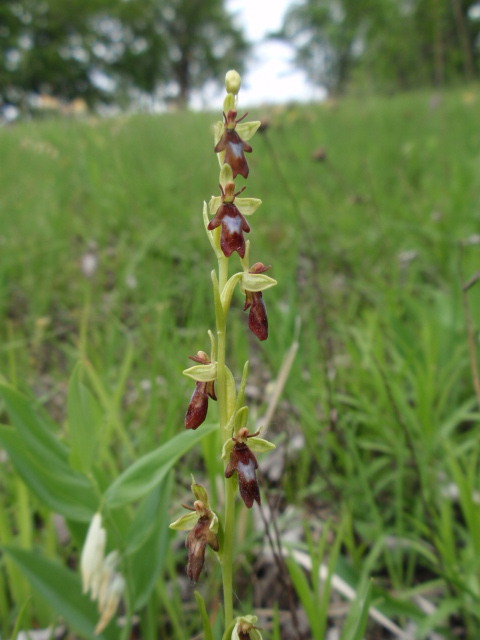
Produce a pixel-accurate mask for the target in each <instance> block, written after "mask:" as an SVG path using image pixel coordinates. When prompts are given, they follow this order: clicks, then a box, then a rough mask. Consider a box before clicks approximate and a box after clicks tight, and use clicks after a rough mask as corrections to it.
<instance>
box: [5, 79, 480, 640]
mask: <svg viewBox="0 0 480 640" xmlns="http://www.w3.org/2000/svg"><path fill="white" fill-rule="evenodd" d="M479 101H480V93H479V91H478V89H477V88H475V87H473V88H471V89H469V90H463V91H451V92H445V93H442V94H427V93H416V94H410V95H408V96H397V97H396V98H383V99H378V98H369V99H363V100H346V101H341V102H332V101H331V102H327V103H325V104H323V105H312V106H306V107H302V108H299V107H295V106H292V107H286V108H281V109H280V108H279V109H278V110H276V111H271V112H269V117H270V125H269V127H268V128H267V129H266V131H265V132H264V133H263V134H261V135H259V136H258V137H257V138H256V140H255V142H256V145H255V150H254V153H253V154H252V160H251V173H252V175H251V179H250V180H249V193H250V195H253V196H262V198H263V200H264V204H263V206H262V207H261V209H260V210H259V212H258V214H256V215H255V216H254V219H252V221H251V222H252V233H255V245H256V247H257V250H258V252H259V253H258V256H256V255H255V256H252V260H255V259H260V258H261V259H268V261H269V262H271V263H272V265H273V267H272V275H273V276H274V277H275V278H276V279H278V281H279V283H280V285H279V286H278V287H276V288H274V289H273V290H271V291H269V292H268V294H269V295H268V296H266V302H267V305H268V310H269V317H270V324H271V336H270V338H269V340H268V341H267V342H266V343H265V344H262V345H259V343H258V342H251V343H250V341H249V339H248V337H247V333H246V332H245V331H244V326H243V325H244V324H245V322H246V317H245V316H246V314H244V313H243V312H242V310H241V306H242V304H243V301H242V300H240V299H238V300H237V302H236V305H237V308H238V315H237V318H236V320H234V323H233V325H232V327H233V330H232V332H231V335H232V342H231V345H230V347H231V349H232V351H233V354H234V355H233V357H232V362H243V360H244V359H245V358H247V357H250V359H251V360H252V361H254V362H255V366H254V367H252V369H253V370H254V371H257V372H259V373H257V375H256V376H255V377H254V378H253V379H251V381H250V385H249V387H248V390H247V391H248V394H249V396H250V403H251V404H253V406H256V414H257V418H258V420H259V423H260V424H261V423H262V419H263V418H262V416H264V415H265V411H266V408H267V405H268V402H269V398H271V393H272V389H274V388H275V380H276V379H277V377H278V375H279V372H280V370H281V367H282V362H283V360H284V357H285V355H286V354H287V352H288V351H289V349H290V348H291V345H292V343H293V342H294V340H295V335H296V331H298V334H297V335H298V341H299V348H298V352H297V355H296V358H295V360H294V364H293V368H292V370H291V373H290V375H289V377H288V380H287V382H286V386H285V389H284V392H283V393H282V396H281V400H280V402H279V404H277V405H276V408H275V412H274V414H273V419H272V420H271V424H270V429H269V437H270V438H271V439H273V440H274V441H275V442H276V443H277V446H278V453H277V454H276V457H275V458H274V461H273V462H272V461H270V462H269V464H268V465H267V466H265V467H264V468H263V472H262V475H263V481H262V482H263V486H264V488H265V491H266V495H267V496H269V498H268V501H269V502H270V507H271V509H272V515H271V516H270V517H269V519H268V520H269V522H270V524H269V528H270V532H271V534H272V535H273V533H272V531H273V530H272V526H273V524H272V523H273V520H272V518H274V521H275V522H276V527H278V529H279V531H280V533H281V535H283V536H284V543H283V544H284V547H288V548H290V549H291V552H292V553H295V554H297V555H296V556H292V558H293V557H295V558H296V561H295V562H294V561H293V560H289V561H288V574H287V577H289V581H290V580H292V581H293V585H294V590H293V592H292V593H293V601H294V602H296V603H300V604H299V605H298V606H299V607H300V609H298V610H297V615H298V617H299V619H298V620H297V629H300V631H298V632H294V631H292V625H291V623H290V617H289V614H288V611H289V608H290V604H291V603H289V599H288V598H287V596H286V591H285V590H284V588H283V587H282V589H280V591H277V590H276V589H275V588H273V587H272V582H269V580H273V584H275V583H278V577H276V576H277V569H276V567H275V565H274V564H272V561H271V553H270V552H269V545H268V543H267V542H266V538H265V535H264V531H263V525H262V524H261V522H257V521H256V520H255V519H253V520H252V519H250V515H248V514H247V515H246V516H245V517H246V520H245V521H244V525H243V529H242V531H240V532H239V542H238V544H239V551H240V558H241V559H242V558H244V559H245V562H243V561H242V560H241V561H240V563H239V565H238V571H237V574H236V575H237V581H238V582H237V590H238V594H239V597H241V598H242V601H243V602H252V606H253V607H255V608H256V609H257V610H259V611H261V612H262V611H263V618H262V624H263V625H264V628H265V629H270V630H271V637H282V638H288V637H297V638H298V637H302V634H303V636H304V637H308V638H311V637H314V638H318V639H319V640H320V639H321V638H324V637H325V632H326V631H325V629H326V626H327V621H329V622H328V624H337V623H338V622H335V620H336V618H335V611H336V609H335V606H336V604H335V603H336V602H337V601H338V600H339V596H338V593H339V592H344V590H345V589H344V588H345V585H347V586H350V587H352V589H353V590H354V591H355V590H362V589H363V593H365V591H364V587H365V584H366V582H365V581H367V580H368V579H369V578H370V577H373V578H374V582H373V589H372V590H371V592H370V596H369V597H370V600H369V602H370V603H371V605H372V606H373V605H374V606H375V607H376V611H377V613H379V614H381V615H384V616H386V617H387V618H388V620H389V621H390V622H391V623H392V624H393V623H394V624H396V625H397V636H396V637H412V638H413V637H418V638H427V637H432V638H433V637H437V638H438V637H444V638H454V637H468V638H473V637H476V635H478V633H479V629H480V620H479V614H478V611H479V610H480V609H479V606H478V605H479V599H480V584H479V575H480V573H479V566H478V564H479V562H480V560H479V558H480V554H479V553H478V551H479V549H478V544H479V542H478V541H479V539H480V538H479V536H478V533H479V517H480V514H479V506H478V493H477V492H478V488H479V482H478V480H479V477H478V474H479V464H478V447H479V445H478V443H479V441H480V440H479V432H478V429H479V427H478V425H479V422H478V418H479V415H478V398H476V397H475V392H474V385H473V382H472V372H471V366H470V357H469V348H468V344H469V343H468V332H467V328H466V316H465V307H464V304H465V300H468V303H469V309H470V312H471V314H472V327H473V331H474V332H473V338H474V348H475V347H476V342H477V340H476V336H477V327H478V326H479V323H480V317H479V315H480V314H479V312H478V309H479V306H478V297H479V295H480V288H479V287H478V285H477V286H475V284H473V285H472V286H471V287H470V289H469V290H468V293H467V294H466V295H467V296H468V297H467V298H465V297H464V295H463V294H462V285H463V284H464V283H466V282H467V281H468V280H469V279H470V278H471V276H474V274H476V273H477V272H478V259H479V240H478V223H479V211H478V189H479V186H480V184H479V174H478V160H479V156H480V135H479V133H478V132H479V131H480V127H479V124H480V123H479V113H480V111H479V108H478V106H479V104H480V102H479ZM258 115H259V116H262V115H263V114H261V113H260V114H258ZM214 119H215V117H214V116H212V115H211V114H189V113H178V114H168V115H163V116H155V117H153V116H134V117H129V118H126V117H125V118H118V119H114V120H107V121H102V120H97V119H93V118H92V119H88V120H86V121H84V122H75V121H70V120H65V119H64V120H51V121H44V122H42V123H24V124H19V125H17V126H14V127H11V128H4V129H2V130H1V132H0V133H1V135H0V153H1V156H2V158H3V159H4V162H3V170H2V173H1V176H0V180H1V185H0V193H1V210H0V211H1V214H0V215H1V243H2V260H1V261H0V265H1V266H0V268H1V274H0V283H1V296H0V303H1V314H2V317H3V319H4V320H3V322H2V323H1V337H2V347H1V350H0V367H1V371H2V372H3V382H4V383H6V382H8V383H10V384H11V385H13V387H14V388H15V389H17V390H18V391H21V392H24V393H27V394H28V395H29V396H34V397H36V398H37V399H38V401H39V402H40V404H41V405H43V406H44V408H45V410H46V412H47V414H48V416H49V420H50V423H51V420H52V419H53V420H54V421H55V424H54V426H53V427H52V428H53V432H54V433H55V434H56V436H58V437H59V438H60V441H61V442H62V443H63V444H65V445H67V446H69V445H70V435H69V434H70V425H69V422H70V421H71V415H70V416H69V415H68V411H67V404H68V399H67V382H68V380H69V378H71V377H72V373H73V372H74V370H75V366H76V364H77V363H78V362H79V361H81V362H83V367H84V370H85V371H86V372H87V373H86V375H85V376H84V384H85V386H86V388H87V390H89V392H90V395H91V396H92V398H95V402H94V405H95V407H96V409H95V411H96V413H95V416H94V419H95V424H96V425H97V428H98V429H99V430H100V433H101V434H102V436H101V437H102V442H103V445H102V447H101V448H100V449H99V452H100V453H99V455H98V457H97V458H96V460H95V468H96V469H97V471H96V473H97V474H100V475H101V474H103V475H104V476H105V477H107V476H110V477H111V478H114V477H115V474H118V473H120V472H121V471H122V470H123V469H124V468H125V467H126V466H127V465H128V464H130V463H131V462H132V461H133V460H135V459H136V458H138V457H139V456H140V455H142V454H144V453H146V452H148V451H150V450H152V449H154V448H155V447H157V446H158V445H159V444H161V443H163V442H166V441H167V440H168V439H169V438H170V437H171V436H172V435H175V434H177V433H179V432H181V431H182V429H183V427H182V422H183V413H184V411H185V407H186V404H187V402H188V397H189V393H190V390H191V389H190V386H189V384H188V381H187V380H184V379H182V376H181V375H180V372H181V369H182V368H183V367H185V366H187V364H188V361H187V359H186V358H187V356H188V355H189V354H190V353H193V351H194V350H195V348H196V347H197V346H198V344H199V343H201V342H202V339H205V343H206V344H205V347H206V348H208V344H207V338H206V333H205V332H206V329H207V328H208V327H209V326H211V323H212V318H210V317H208V316H209V312H208V311H206V310H207V309H209V305H208V303H207V300H208V299H209V296H210V291H209V285H208V279H207V278H206V275H205V274H208V272H209V270H210V268H211V264H210V263H211V256H210V254H209V250H208V247H207V243H206V242H205V239H204V238H203V237H202V229H201V223H200V220H201V201H202V199H203V198H206V199H208V198H209V196H210V195H211V193H215V191H216V185H215V184H213V183H212V175H215V171H213V169H214V168H215V162H216V159H215V156H214V154H213V151H212V149H211V148H212V140H211V135H210V128H209V127H210V124H211V122H212V120H214ZM235 374H236V375H237V376H239V375H240V374H241V372H240V371H237V372H235ZM71 386H72V383H70V387H71ZM2 397H3V400H4V401H6V402H7V404H6V405H5V406H6V408H8V409H9V410H8V414H7V412H3V413H2V421H3V422H4V423H6V424H9V423H10V424H11V423H12V420H13V421H14V422H15V412H14V413H13V414H12V404H11V402H12V401H11V398H10V400H9V396H8V394H7V396H5V394H3V396H2ZM8 402H10V404H8ZM254 414H255V410H254ZM211 417H214V415H213V411H212V408H211ZM2 433H4V432H2ZM205 447H206V448H205V449H204V450H205V452H206V453H207V461H208V444H206V445H205ZM112 454H113V455H112ZM216 464H218V461H215V460H211V461H210V462H208V464H207V467H206V468H202V467H201V465H200V461H196V462H195V460H194V459H193V460H192V459H191V457H190V459H189V462H188V466H187V467H186V468H187V469H192V468H195V465H197V466H198V474H199V477H200V475H202V476H205V474H207V475H208V474H209V470H210V471H211V469H212V468H214V465H216ZM266 464H267V460H266ZM21 478H24V479H25V476H24V475H23V476H22V475H20V476H19V475H18V469H17V467H16V466H14V465H13V464H12V461H11V460H8V458H6V457H5V455H4V458H3V463H2V475H1V489H2V490H1V496H0V497H1V501H2V504H1V509H0V513H1V514H2V516H1V521H0V524H1V529H0V535H1V537H2V543H3V544H7V545H8V548H9V549H12V548H13V549H14V552H13V555H12V552H9V554H8V555H7V554H4V555H3V556H2V564H1V573H0V603H1V610H2V611H6V612H8V613H7V615H2V617H1V624H2V636H4V637H9V636H8V634H9V629H10V631H11V629H12V625H13V624H14V622H15V620H18V619H21V622H22V626H23V627H24V628H32V627H34V626H37V625H39V626H44V625H46V624H48V623H51V622H52V621H53V622H55V621H56V620H57V615H58V613H59V612H58V610H57V611H52V609H51V608H49V607H48V606H47V605H46V604H45V593H46V590H45V585H43V586H42V585H38V583H37V584H36V583H35V581H33V582H31V581H30V582H29V581H27V580H26V579H25V577H24V574H22V572H20V571H19V567H22V559H23V561H25V556H22V555H21V553H22V552H25V553H27V552H28V551H29V550H35V556H36V557H39V558H44V559H45V561H47V560H48V561H50V562H53V563H54V566H55V567H56V566H63V567H66V566H67V565H68V566H71V567H72V568H73V569H75V567H76V565H77V561H78V545H79V544H81V540H82V535H83V532H84V529H83V528H81V527H80V529H79V528H78V527H76V528H75V527H74V528H73V530H72V529H71V528H70V531H69V530H68V529H66V528H65V526H64V525H63V524H62V521H61V520H59V519H58V517H56V516H54V514H53V510H52V509H51V508H49V507H48V506H46V505H45V503H44V502H42V500H41V499H40V498H39V496H38V495H36V494H35V490H33V492H32V491H31V490H30V491H28V490H27V489H26V487H25V484H24V482H23V480H22V479H21ZM172 480H173V485H172V486H173V488H172V486H171V487H170V490H171V491H172V494H171V498H170V499H169V500H167V504H166V505H164V506H163V509H164V511H162V513H165V516H164V517H165V522H164V524H165V529H166V527H167V524H168V522H169V521H170V520H171V519H172V518H173V517H175V516H176V514H178V508H179V505H180V503H181V502H182V501H183V502H185V501H186V500H188V498H187V497H186V496H187V495H188V491H189V489H188V487H189V483H190V477H189V476H188V474H187V473H186V472H184V471H183V466H182V464H181V463H180V464H179V465H177V466H176V467H175V470H174V472H173V476H172ZM29 488H30V489H32V487H29ZM33 489H35V488H33ZM165 510H166V511H165ZM155 513H157V512H153V513H152V518H154V517H155ZM302 522H303V523H305V524H304V526H303V527H302V526H301V525H300V526H299V524H300V523H302ZM161 526H162V525H161V523H160V527H161ZM273 537H274V536H273ZM167 543H168V544H171V545H173V546H171V547H170V549H171V551H170V552H169V554H167V555H164V556H162V557H161V558H160V559H159V560H158V563H159V564H158V570H159V571H160V572H161V573H160V575H161V576H163V577H162V579H161V580H159V581H155V582H154V584H153V585H152V587H151V591H150V594H149V597H148V600H147V601H146V603H144V605H143V607H142V608H140V610H139V611H138V613H139V614H140V623H139V624H140V631H139V634H140V637H146V638H154V637H164V636H165V634H166V635H167V636H168V637H175V638H189V637H193V636H194V634H195V633H198V627H199V623H198V616H197V614H196V613H195V609H194V607H193V605H192V604H191V602H192V598H191V590H192V588H191V587H190V586H188V584H187V583H186V581H185V579H184V577H183V575H184V574H183V566H184V560H185V550H184V548H183V547H182V545H181V544H179V543H178V540H176V541H175V540H170V542H168V539H167ZM15 550H17V551H16V552H15ZM262 550H263V551H262ZM15 553H17V555H16V556H15ZM302 554H303V555H302ZM250 557H256V558H258V560H257V563H256V564H255V566H254V568H253V572H254V576H255V578H254V579H253V580H252V576H251V573H250V572H251V571H252V570H251V569H249V568H248V567H249V563H248V558H250ZM305 558H307V560H305ZM302 563H303V564H302ZM322 563H325V566H326V567H327V573H328V574H329V576H330V579H329V581H327V583H326V585H325V584H324V583H323V582H322V581H321V580H320V579H319V577H318V572H319V571H320V572H321V571H322V569H321V565H322ZM301 566H303V568H302V569H301V568H300V567H301ZM24 570H25V567H24ZM69 575H73V574H71V572H69ZM27 576H28V571H27ZM30 578H31V576H30ZM218 579H219V576H218V569H217V567H216V565H215V563H214V562H213V561H211V562H210V563H209V576H208V577H207V578H206V580H205V582H204V583H203V584H202V585H201V589H202V592H203V594H204V597H205V598H206V601H207V603H208V611H209V613H210V615H211V616H212V617H213V618H214V619H215V611H216V610H217V608H218V603H217V602H216V600H215V598H216V596H214V595H213V594H216V592H217V590H216V585H217V581H218ZM32 584H33V587H35V586H36V587H37V588H34V589H33V591H32ZM322 584H323V587H322ZM269 585H270V586H269ZM342 585H343V586H342ZM362 585H364V586H362ZM31 594H33V595H31ZM42 594H43V597H42ZM30 598H31V599H30ZM183 598H186V599H187V602H190V605H188V604H187V605H186V612H187V613H186V615H184V614H183V613H181V612H182V611H185V605H184V604H182V600H183ZM47 600H48V598H47ZM319 603H320V605H319ZM295 606H296V607H297V605H295ZM319 606H320V611H323V614H322V615H319V608H318V607H319ZM22 607H24V608H23V610H22ZM54 609H55V607H54ZM62 611H63V610H62ZM302 611H303V612H305V613H302ZM275 612H276V613H275ZM327 612H328V616H327ZM63 615H64V616H65V613H63ZM376 619H377V620H378V616H377V618H376ZM67 622H71V620H68V616H67ZM378 624H379V623H378V622H375V621H374V619H373V618H370V625H373V626H371V627H369V629H370V631H369V633H370V634H371V635H369V636H368V637H377V636H374V635H373V634H374V633H377V634H378V635H379V637H388V633H390V632H388V631H386V630H385V627H384V626H383V625H381V629H383V631H380V630H378ZM385 624H387V626H388V623H385ZM375 627H377V630H376V631H375V630H374V629H375ZM74 628H75V625H74ZM77 628H78V627H77ZM293 628H295V625H294V626H293ZM289 629H290V630H289ZM302 629H303V631H302ZM432 630H433V631H434V632H435V633H437V635H436V636H433V635H429V634H431V633H432ZM347 631H348V629H347ZM401 633H404V634H405V635H404V636H402V635H400V634H401ZM162 634H163V635H162ZM280 634H281V635H280ZM409 634H410V635H409ZM345 637H353V635H352V636H345Z"/></svg>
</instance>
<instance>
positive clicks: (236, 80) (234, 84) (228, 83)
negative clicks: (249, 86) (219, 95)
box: [225, 69, 242, 96]
mask: <svg viewBox="0 0 480 640" xmlns="http://www.w3.org/2000/svg"><path fill="white" fill-rule="evenodd" d="M241 84H242V78H241V77H240V74H239V73H238V71H235V69H231V70H230V71H227V73H226V74H225V89H226V90H227V93H233V94H234V95H235V96H236V95H237V93H238V92H239V91H240V86H241Z"/></svg>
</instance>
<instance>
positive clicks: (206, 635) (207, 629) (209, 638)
mask: <svg viewBox="0 0 480 640" xmlns="http://www.w3.org/2000/svg"><path fill="white" fill-rule="evenodd" d="M193 595H194V596H195V600H196V601H197V606H198V610H199V612H200V617H201V618H202V625H203V640H213V631H212V625H211V624H210V618H209V617H208V613H207V607H206V606H205V600H204V599H203V597H202V594H201V593H199V592H198V591H196V590H195V591H194V592H193Z"/></svg>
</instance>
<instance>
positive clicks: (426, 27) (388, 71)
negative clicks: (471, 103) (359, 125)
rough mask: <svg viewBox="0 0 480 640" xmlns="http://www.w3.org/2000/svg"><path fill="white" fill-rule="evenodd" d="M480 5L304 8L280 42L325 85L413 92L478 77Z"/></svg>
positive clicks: (288, 21)
mask: <svg viewBox="0 0 480 640" xmlns="http://www.w3.org/2000/svg"><path fill="white" fill-rule="evenodd" d="M477 4H478V0H362V1H361V2H359V1H358V0H303V1H302V2H300V3H299V4H295V5H293V6H292V8H291V9H290V10H289V11H288V12H287V15H286V17H285V20H284V24H283V27H282V29H281V31H280V33H278V34H275V37H280V38H282V39H284V40H286V41H287V42H289V43H291V44H292V45H293V46H294V49H295V54H294V55H295V57H294V62H295V63H296V64H297V65H298V66H299V67H300V68H302V69H304V70H305V71H306V72H307V74H308V75H309V77H310V78H311V79H312V80H313V81H314V82H315V83H317V84H323V85H324V86H326V87H327V88H328V89H329V90H330V92H332V93H342V92H343V91H345V89H346V88H347V87H348V86H349V85H351V84H355V83H356V84H359V83H363V84H365V85H367V86H368V87H370V88H374V89H388V90H392V89H408V88H412V87H418V86H426V85H436V86H438V85H441V84H444V83H446V82H452V81H455V80H456V79H459V78H463V77H466V78H467V79H469V80H472V79H474V77H475V76H477V77H478V72H479V66H478V60H477V61H476V60H475V58H476V57H477V58H478V43H479V37H480V21H475V20H473V19H471V18H469V15H470V10H471V8H472V7H473V6H474V5H477Z"/></svg>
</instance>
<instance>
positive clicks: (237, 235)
mask: <svg viewBox="0 0 480 640" xmlns="http://www.w3.org/2000/svg"><path fill="white" fill-rule="evenodd" d="M218 186H219V187H220V191H221V192H222V203H221V204H220V206H219V207H218V209H217V212H216V213H215V217H214V218H212V219H211V220H210V222H209V223H208V227H207V229H208V230H209V231H212V230H213V229H216V228H217V227H219V226H220V225H222V232H221V236H220V248H221V249H222V251H223V253H224V255H225V256H226V257H227V258H229V257H230V256H231V255H232V253H233V252H234V251H237V252H238V255H239V256H240V257H241V258H244V257H245V239H244V237H243V232H244V231H245V233H248V232H249V231H250V225H249V224H248V222H247V221H246V220H245V218H244V217H243V215H242V214H241V213H240V210H239V209H238V208H237V205H236V204H235V202H234V201H235V198H236V197H237V196H238V194H239V193H242V191H243V190H244V189H245V187H243V189H240V191H237V192H236V193H235V183H234V182H227V184H226V185H225V189H224V188H223V187H222V185H221V184H220V185H218Z"/></svg>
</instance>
